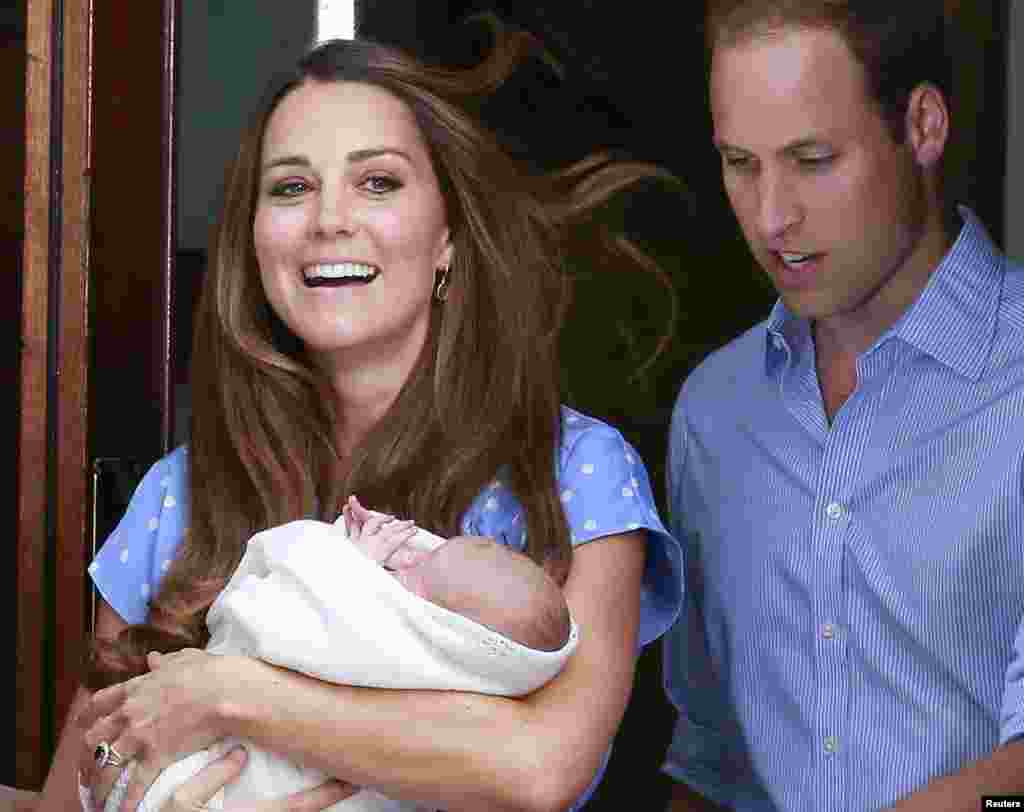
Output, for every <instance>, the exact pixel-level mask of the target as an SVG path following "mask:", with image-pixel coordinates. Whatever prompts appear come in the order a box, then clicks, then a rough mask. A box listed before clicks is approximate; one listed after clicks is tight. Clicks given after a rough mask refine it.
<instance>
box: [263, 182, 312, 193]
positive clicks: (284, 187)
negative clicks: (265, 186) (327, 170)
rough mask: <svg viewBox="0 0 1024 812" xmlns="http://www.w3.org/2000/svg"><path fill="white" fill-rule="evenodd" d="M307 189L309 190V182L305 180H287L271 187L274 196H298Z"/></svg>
mask: <svg viewBox="0 0 1024 812" xmlns="http://www.w3.org/2000/svg"><path fill="white" fill-rule="evenodd" d="M307 191H309V184H308V183H306V181H304V180H286V181H282V182H281V183H275V184H274V185H273V186H272V187H271V188H270V194H271V195H272V196H273V197H298V196H299V195H301V194H303V193H305V192H307Z"/></svg>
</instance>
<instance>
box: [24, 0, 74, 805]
mask: <svg viewBox="0 0 1024 812" xmlns="http://www.w3.org/2000/svg"><path fill="white" fill-rule="evenodd" d="M58 11H59V12H60V16H59V17H58V16H56V12H58ZM90 12H91V3H90V0H63V2H59V3H55V2H53V0H28V2H27V26H26V51H27V64H26V77H25V82H26V105H25V107H26V111H25V115H26V122H25V123H26V130H25V131H26V139H25V141H26V150H25V189H24V196H25V197H24V199H25V241H24V254H23V284H22V345H21V348H22V349H21V370H20V371H21V390H20V394H19V398H20V402H19V407H20V410H19V427H18V432H19V437H18V470H17V480H18V481H17V489H18V516H17V521H18V529H17V543H18V552H17V584H18V590H17V599H16V607H17V609H16V617H17V620H16V628H17V631H16V638H17V656H16V661H17V667H16V676H15V679H16V685H17V691H18V701H17V705H16V711H15V717H16V722H17V725H16V756H15V781H16V783H17V785H18V786H20V787H25V788H30V789H35V788H38V787H39V786H40V785H41V783H42V780H43V778H44V777H45V774H46V769H47V767H48V765H49V753H50V750H51V749H52V728H53V724H54V715H55V713H60V718H63V715H64V712H66V707H65V708H64V709H63V712H61V711H60V710H59V709H58V708H55V707H54V702H53V699H54V696H53V691H52V687H53V686H54V685H55V683H54V681H53V678H52V676H51V669H50V667H49V662H50V660H51V658H52V655H53V643H54V639H53V634H52V631H53V623H52V622H51V618H52V607H51V605H50V601H49V600H48V596H49V595H51V594H56V595H57V596H59V597H58V601H61V602H67V601H72V602H73V601H74V600H75V598H76V590H77V596H79V597H80V596H81V595H82V591H81V590H82V588H83V585H84V583H83V580H82V578H81V577H79V578H78V579H77V583H76V579H74V578H68V577H67V575H68V573H69V572H71V570H72V569H73V568H75V567H76V566H79V567H81V574H83V575H84V563H83V557H82V555H81V554H80V553H79V554H77V555H76V549H77V547H78V546H80V545H76V544H75V543H74V541H75V540H81V539H83V538H84V536H85V529H86V506H87V504H88V500H87V498H86V490H85V489H86V487H87V478H86V475H85V472H86V467H87V465H86V448H87V436H86V421H85V420H84V415H85V410H86V398H87V386H88V335H87V323H88V318H87V316H88V296H87V293H88V277H87V268H88V223H89V202H88V201H89V160H88V156H89V145H90V140H89V84H90V82H89V79H90V73H91V72H90V69H89V58H90V53H89V52H90V34H91V13H90ZM55 540H61V541H63V542H71V543H59V544H56V545H55V544H54V542H55ZM55 564H56V566H55ZM51 571H53V572H54V574H55V576H54V577H53V578H52V579H51V576H50V572H51ZM51 590H52V591H51ZM78 617H81V615H80V614H79V615H78ZM74 621H75V618H72V622H74ZM80 646H81V642H79V647H80ZM79 647H76V648H75V649H74V651H73V652H72V656H73V655H74V653H75V652H77V651H78V650H80V648H79Z"/></svg>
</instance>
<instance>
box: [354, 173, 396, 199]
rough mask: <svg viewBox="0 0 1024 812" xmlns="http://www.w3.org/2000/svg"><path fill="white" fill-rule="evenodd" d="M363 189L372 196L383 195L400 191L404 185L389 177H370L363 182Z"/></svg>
mask: <svg viewBox="0 0 1024 812" xmlns="http://www.w3.org/2000/svg"><path fill="white" fill-rule="evenodd" d="M362 187H363V188H364V189H366V191H368V192H370V193H371V194H375V195H383V194H387V193H388V192H393V191H395V190H396V189H400V188H401V187H402V184H401V182H399V181H398V180H396V179H395V178H392V177H390V176H389V175H370V176H368V177H366V178H365V179H364V180H363V182H362Z"/></svg>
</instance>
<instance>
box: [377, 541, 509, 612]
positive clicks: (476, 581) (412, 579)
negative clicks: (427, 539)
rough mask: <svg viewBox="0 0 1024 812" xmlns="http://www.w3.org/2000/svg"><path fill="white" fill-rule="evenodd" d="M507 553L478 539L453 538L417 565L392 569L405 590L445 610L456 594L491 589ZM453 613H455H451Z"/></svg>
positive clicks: (493, 543) (504, 564)
mask: <svg viewBox="0 0 1024 812" xmlns="http://www.w3.org/2000/svg"><path fill="white" fill-rule="evenodd" d="M510 552H511V551H509V550H504V549H502V548H501V546H500V545H499V544H497V543H496V542H494V541H492V540H491V539H488V538H484V537H482V536H454V537H452V538H450V539H449V540H448V541H446V542H445V543H444V544H442V545H441V546H440V547H438V548H437V549H436V550H434V551H433V552H431V553H428V554H427V555H425V556H424V557H423V558H422V559H421V560H420V561H419V562H418V563H416V564H414V565H412V566H409V567H401V568H398V569H395V570H393V575H394V576H395V578H396V579H398V581H399V583H401V584H402V585H403V586H404V587H405V588H406V589H408V590H409V591H410V592H412V593H413V594H415V595H419V597H421V598H423V599H424V600H427V601H430V602H431V603H436V604H438V605H440V606H444V607H445V608H449V609H450V608H452V607H451V606H449V604H450V603H451V602H452V601H454V600H456V599H457V596H458V595H460V594H475V593H477V592H479V590H480V589H481V587H482V586H483V585H487V588H488V589H489V588H492V584H493V579H494V578H496V577H499V574H500V572H501V568H502V566H507V565H508V556H509V553H510ZM453 611H455V610H453Z"/></svg>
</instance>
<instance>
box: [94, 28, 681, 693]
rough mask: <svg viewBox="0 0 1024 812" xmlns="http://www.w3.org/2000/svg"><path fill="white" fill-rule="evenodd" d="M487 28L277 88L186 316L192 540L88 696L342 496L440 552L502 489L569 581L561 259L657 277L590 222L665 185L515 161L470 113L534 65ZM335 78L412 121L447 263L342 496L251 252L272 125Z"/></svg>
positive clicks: (515, 37)
mask: <svg viewBox="0 0 1024 812" xmlns="http://www.w3.org/2000/svg"><path fill="white" fill-rule="evenodd" d="M492 27H493V28H494V31H495V42H494V46H493V48H492V49H491V51H490V53H489V55H488V57H487V59H485V60H484V61H483V62H482V63H481V64H479V65H478V66H476V67H473V68H469V69H460V70H454V69H444V68H439V67H431V66H426V65H423V64H421V63H419V62H418V61H416V60H414V59H412V58H411V57H409V56H407V55H405V54H403V53H401V52H399V51H396V50H394V49H392V48H389V47H385V46H382V45H378V44H375V43H371V42H361V41H332V42H328V43H324V44H322V45H319V46H318V47H316V48H315V49H314V50H312V51H311V52H310V53H309V54H307V55H306V56H305V57H304V58H303V59H302V60H301V61H300V62H299V65H298V69H297V71H296V72H295V73H294V74H293V75H290V76H288V77H286V78H285V79H284V80H283V81H280V82H279V83H278V84H277V85H276V87H275V89H274V90H273V92H272V93H271V94H270V95H269V97H268V101H267V103H266V104H265V105H264V106H263V108H262V111H261V112H260V114H259V115H258V116H257V117H256V119H255V120H254V121H253V123H252V126H251V127H250V128H249V129H248V131H247V132H246V134H245V135H244V137H243V139H242V143H241V146H240V149H239V152H238V155H237V158H236V160H235V161H234V163H233V165H232V167H231V168H230V170H229V173H228V176H227V183H226V192H225V199H224V207H223V213H222V217H221V219H220V221H219V223H218V226H217V229H216V231H215V236H214V239H213V243H212V250H211V254H210V268H209V271H208V273H207V276H206V278H205V280H204V286H203V291H202V295H201V299H200V303H199V307H198V312H197V315H196V328H195V336H194V349H193V355H192V359H193V360H192V368H191V386H192V392H193V395H192V401H193V418H192V429H191V439H190V451H189V456H188V459H189V494H190V496H189V501H190V509H191V520H190V521H191V525H190V531H189V533H188V534H187V536H186V538H185V539H184V541H183V543H182V546H181V548H180V549H179V551H178V554H177V557H176V559H175V561H174V563H173V565H172V566H171V568H170V569H169V571H168V572H167V575H166V576H165V578H164V581H163V583H162V585H161V588H160V590H159V592H158V594H157V595H156V596H155V598H154V599H153V601H152V604H151V608H150V615H149V619H148V623H147V624H145V625H142V626H135V627H130V628H129V629H127V630H126V631H125V632H124V633H123V634H122V636H121V638H120V639H119V641H118V644H116V645H108V644H104V643H102V642H99V641H97V643H96V644H95V645H94V653H93V667H92V669H91V671H92V675H93V680H92V683H93V685H94V687H98V686H99V685H101V684H109V683H111V682H114V681H119V680H122V679H125V678H127V677H129V676H132V675H134V674H138V673H143V672H145V671H146V667H145V660H144V655H145V652H146V651H148V650H161V651H169V650H174V649H178V648H182V647H185V646H196V647H202V646H203V645H205V644H206V642H207V640H208V633H207V630H206V625H205V616H206V610H207V609H208V608H209V606H210V604H211V603H212V601H213V600H214V599H215V597H216V595H217V593H218V592H219V590H220V589H221V588H222V587H223V585H224V583H225V582H226V581H227V579H228V578H229V577H230V575H231V573H232V572H233V571H234V569H235V568H236V567H237V565H238V563H239V561H240V560H241V556H242V553H243V551H244V548H245V543H246V541H247V539H248V538H249V537H250V536H251V535H253V534H254V533H256V532H258V531H260V530H263V529H265V528H268V527H271V526H274V525H278V524H282V523H284V522H288V521H291V520H293V519H297V518H301V517H304V516H310V515H317V516H319V517H321V518H323V519H326V520H333V519H334V518H335V517H336V515H337V511H338V508H339V503H340V500H341V499H343V498H344V497H345V496H347V495H348V494H349V493H357V494H358V495H359V497H360V499H361V500H362V501H363V502H364V503H366V504H368V505H372V506H373V507H374V508H375V509H377V510H382V511H386V512H389V513H393V514H395V515H398V516H402V517H407V518H412V519H414V520H415V521H416V523H417V524H418V525H420V526H421V527H424V528H426V529H429V530H431V531H433V532H435V533H438V534H440V535H446V536H450V535H454V534H456V533H458V532H459V520H460V517H461V516H462V514H463V513H464V512H465V511H466V510H467V508H468V507H469V506H470V504H471V502H472V501H473V499H474V498H475V497H476V496H477V494H478V493H480V491H481V490H482V489H483V488H484V487H485V485H486V483H487V482H489V481H490V480H492V479H493V478H494V477H495V476H497V475H498V474H499V473H500V474H501V475H502V477H503V478H504V479H505V480H506V482H507V483H508V485H509V487H510V488H511V489H512V491H513V492H514V494H515V495H516V497H517V498H518V499H519V501H520V503H521V504H522V506H523V509H524V520H525V526H526V531H527V547H526V553H527V555H529V557H530V558H531V559H533V560H534V561H536V562H538V563H541V564H543V566H544V567H545V569H547V571H548V572H549V573H550V574H551V575H552V576H553V577H554V578H555V579H556V580H557V581H558V582H559V583H563V582H564V581H565V579H566V577H567V575H568V572H569V567H570V564H571V556H572V548H571V545H570V539H569V531H568V527H567V524H566V520H565V516H564V513H563V511H562V505H561V502H560V499H559V494H558V489H557V483H556V478H555V477H556V472H555V460H556V455H557V449H558V447H559V432H560V426H561V420H560V403H561V397H560V383H559V381H560V369H559V356H558V337H559V331H560V328H561V325H562V322H563V319H564V317H565V313H566V309H567V307H568V304H569V295H570V282H569V278H568V276H567V274H566V273H565V265H566V259H567V258H568V257H569V256H571V257H572V259H573V261H574V262H588V260H589V259H590V258H592V259H593V262H594V263H595V265H597V266H607V265H608V264H609V262H616V263H618V264H619V265H620V266H621V267H624V268H625V267H631V266H635V267H637V268H638V269H642V270H645V271H653V272H654V273H655V274H659V273H660V272H659V271H658V269H657V267H656V266H655V265H654V264H653V263H652V262H651V261H650V260H649V259H648V258H647V256H646V255H645V254H643V253H642V252H641V251H639V250H638V249H637V248H636V247H635V246H634V245H633V244H632V243H631V242H629V241H628V240H626V239H625V238H623V237H615V236H613V235H610V234H608V233H607V231H606V229H605V228H604V227H603V226H602V225H601V223H600V221H599V220H598V219H597V218H596V217H595V210H596V209H597V207H599V206H600V205H601V204H602V203H604V202H605V201H607V200H609V199H610V198H611V197H612V196H613V195H615V194H616V193H617V192H619V191H620V190H622V189H624V188H626V187H628V186H631V185H633V184H635V183H637V182H640V181H643V180H646V179H651V178H656V177H657V178H662V179H667V180H669V181H674V179H673V178H671V176H670V175H668V174H667V173H665V172H663V171H661V170H659V169H657V168H656V167H653V166H650V165H647V164H641V163H636V162H628V161H617V160H613V159H612V158H610V157H608V156H604V155H594V156H590V157H588V158H587V159H585V160H583V161H581V162H580V163H577V164H575V165H573V166H571V167H569V168H568V169H565V170H562V171H560V172H557V173H553V174H544V173H540V172H534V171H529V170H527V168H526V167H524V166H523V165H522V164H521V163H519V162H517V161H515V160H513V159H512V158H511V157H510V156H509V155H508V153H507V152H506V151H505V150H504V149H503V148H502V147H501V146H500V145H499V144H498V142H497V141H496V140H495V138H494V137H493V136H492V135H491V134H490V133H489V132H488V131H487V130H486V129H485V128H484V127H482V126H481V124H480V123H478V121H477V120H476V119H475V118H474V116H473V115H472V114H470V113H469V112H467V110H470V109H473V108H474V106H475V105H476V104H478V103H479V101H481V100H482V99H483V98H484V97H485V96H486V95H487V94H489V93H490V92H491V91H492V90H494V89H495V88H497V87H498V86H499V85H500V84H501V82H502V81H503V80H504V79H505V78H506V77H507V76H509V75H510V74H511V73H512V71H513V70H514V68H515V67H516V66H517V65H518V64H519V63H521V62H522V61H523V60H524V59H525V58H526V57H527V56H529V55H530V54H538V53H539V49H538V47H537V43H536V41H535V40H534V39H533V38H532V37H530V36H529V35H528V34H525V33H522V32H514V31H508V30H505V29H503V28H501V27H500V26H498V25H497V24H496V23H494V22H493V21H492ZM335 81H353V82H365V83H367V84H371V85H374V86H376V87H379V88H382V89H384V90H387V91H388V92H390V93H392V94H393V95H394V96H396V97H397V98H398V99H400V100H401V101H402V102H404V103H405V104H406V105H407V106H408V107H409V109H410V110H411V111H412V113H413V114H414V116H415V119H416V122H417V124H418V126H419V129H420V131H421V133H422V135H423V138H424V140H425V142H426V144H427V146H428V150H429V153H430V157H431V160H432V163H433V168H434V171H435V173H436V175H437V177H438V181H439V184H440V188H441V191H442V194H443V197H444V200H445V206H446V210H447V217H448V226H449V230H450V233H451V237H452V245H453V248H454V251H453V257H454V260H453V263H452V267H451V272H450V278H449V281H448V287H449V290H450V293H449V295H448V297H447V300H446V301H445V302H444V303H435V305H434V309H433V313H432V319H431V327H430V331H429V335H428V338H427V342H426V345H425V347H424V350H423V352H422V353H421V356H420V358H419V360H418V363H417V365H416V367H415V368H414V370H413V372H412V374H411V375H410V377H409V379H408V381H407V382H406V384H405V386H404V387H403V389H402V391H401V392H400V393H399V395H398V397H397V398H396V400H395V402H394V404H393V405H392V406H391V408H390V409H389V411H388V412H387V413H386V414H385V416H384V417H383V418H382V419H381V420H380V422H379V423H378V424H377V425H376V426H375V427H374V428H373V429H372V430H371V432H370V433H369V435H368V436H366V437H365V439H364V440H363V441H362V442H361V444H360V445H359V446H358V448H356V449H355V450H354V452H353V453H352V455H351V458H350V459H348V460H347V461H346V462H347V466H346V467H347V470H348V475H347V477H345V478H344V481H336V477H334V476H333V472H334V471H335V470H336V467H337V452H336V449H335V445H334V441H333V438H334V436H335V432H334V423H335V421H336V420H339V419H343V416H342V415H337V414H335V413H334V406H333V403H334V401H333V398H332V397H331V396H330V393H329V392H328V390H327V383H326V381H325V380H324V379H323V377H322V376H321V375H320V373H319V372H318V370H317V369H316V368H315V367H314V366H313V365H312V364H311V363H309V361H308V360H307V358H306V356H305V354H304V352H303V349H302V347H301V345H300V343H299V342H298V340H297V339H296V337H295V336H294V335H292V334H291V333H290V331H289V330H288V329H287V328H286V327H285V326H284V324H283V323H282V322H281V321H280V320H279V319H278V318H277V317H276V316H275V314H274V313H273V311H272V310H271V308H270V306H269V305H268V303H267V301H266V299H265V297H264V294H263V289H262V287H261V285H260V283H259V273H258V269H257V266H256V258H255V255H254V251H253V243H252V225H253V215H254V211H255V207H256V197H257V188H258V179H259V170H260V166H259V163H260V155H261V150H262V136H263V131H264V129H265V126H266V124H267V121H268V120H269V118H270V115H271V114H272V113H273V111H274V110H275V109H276V106H277V105H278V103H279V102H280V101H281V99H283V98H284V97H285V96H286V95H287V94H288V93H289V92H291V91H292V90H294V89H295V88H296V87H298V86H299V85H300V84H303V83H306V82H335ZM666 287H668V284H667V281H666ZM668 289H669V290H670V291H671V288H670V287H669V288H668ZM666 338H667V336H666Z"/></svg>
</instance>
